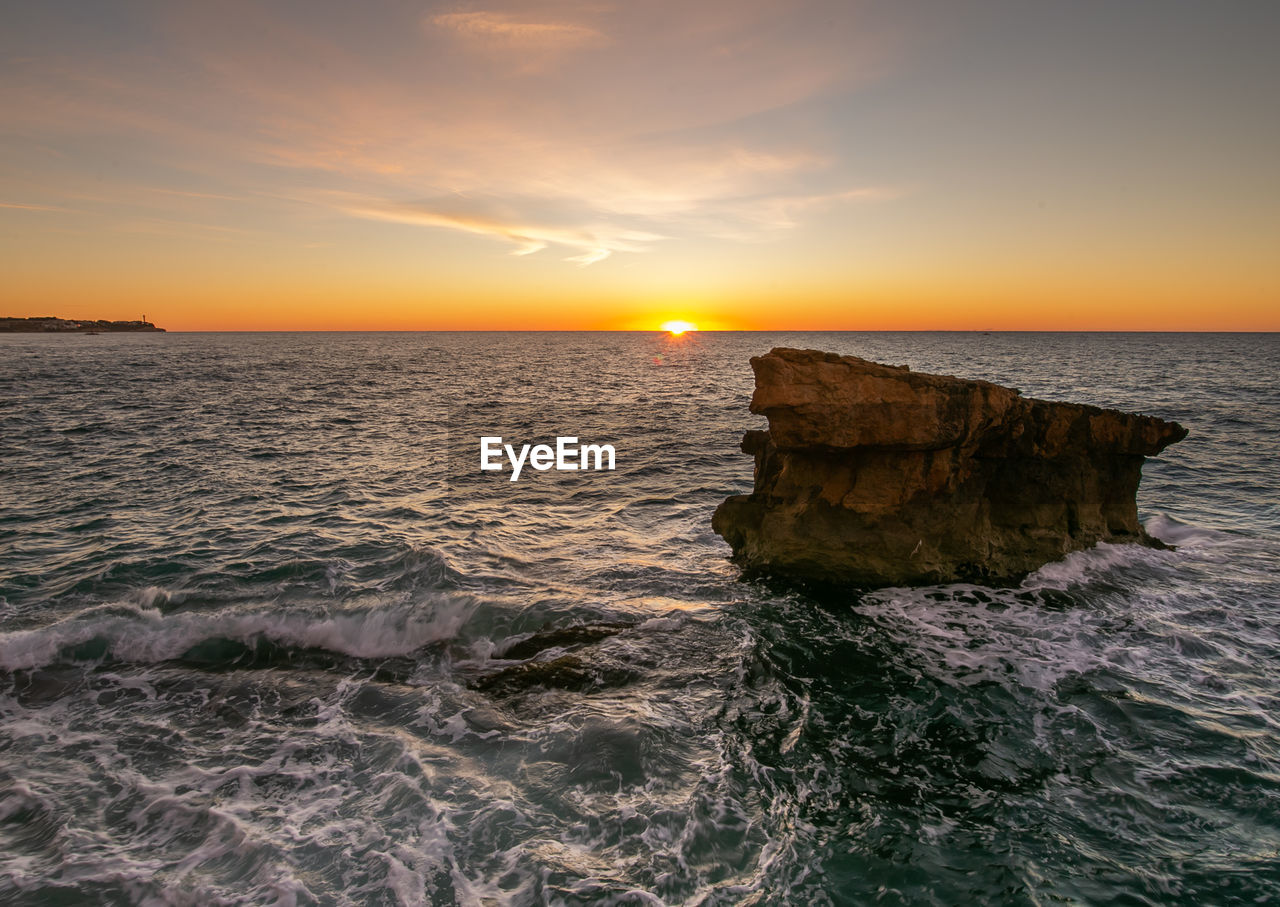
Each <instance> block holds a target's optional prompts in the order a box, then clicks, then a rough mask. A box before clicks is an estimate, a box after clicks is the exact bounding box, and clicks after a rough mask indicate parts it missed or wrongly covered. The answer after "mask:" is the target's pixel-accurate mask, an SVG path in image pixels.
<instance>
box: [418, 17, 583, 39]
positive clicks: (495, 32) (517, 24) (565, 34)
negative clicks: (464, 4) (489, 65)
mask: <svg viewBox="0 0 1280 907" xmlns="http://www.w3.org/2000/svg"><path fill="white" fill-rule="evenodd" d="M430 21H431V22H432V24H434V25H437V26H439V27H440V28H444V29H449V30H451V31H454V32H457V33H458V34H459V35H462V36H463V37H466V38H472V39H480V40H484V41H496V42H499V43H502V44H507V45H517V46H529V47H539V48H543V47H556V48H562V47H579V46H581V45H584V44H594V43H601V42H604V41H605V36H604V35H603V34H601V33H600V32H599V31H597V30H596V29H594V28H590V27H588V26H586V25H578V24H575V23H572V22H533V21H528V20H524V19H519V18H516V17H514V16H511V15H508V14H506V13H499V12H471V13H444V14H442V15H438V16H433V17H431V20H430Z"/></svg>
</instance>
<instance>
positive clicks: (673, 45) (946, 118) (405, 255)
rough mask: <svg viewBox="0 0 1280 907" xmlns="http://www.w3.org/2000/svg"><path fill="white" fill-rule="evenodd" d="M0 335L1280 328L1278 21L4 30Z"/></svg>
mask: <svg viewBox="0 0 1280 907" xmlns="http://www.w3.org/2000/svg"><path fill="white" fill-rule="evenodd" d="M4 19H5V22H4V27H3V29H0V315H11V316H15V315H16V316H21V315H46V314H49V315H58V316H62V317H66V318H111V319H131V318H138V317H141V316H142V315H144V314H145V315H146V317H147V318H148V319H150V320H151V321H153V322H155V323H157V324H159V325H160V326H162V327H166V328H169V329H171V330H436V329H486V330H488V329H549V330H561V329H581V330H595V329H654V328H656V327H657V326H658V325H659V324H661V323H662V322H664V321H668V320H671V319H676V318H679V319H684V320H688V321H691V322H694V323H696V324H697V325H698V326H699V327H701V328H702V329H742V330H881V329H885V330H934V329H945V330H1277V329H1280V254H1277V253H1278V250H1280V94H1278V93H1277V86H1280V54H1277V53H1276V51H1275V48H1276V47H1277V45H1278V44H1280V4H1278V3H1274V2H1271V0H1256V2H1236V0H1221V2H1208V0H1205V2H1190V0H1106V2H1102V0H1076V2H1069V3H1068V2H1061V0H1054V2H1038V0H1017V2H1014V0H1009V2H999V0H990V2H969V0H947V2H916V3H901V2H867V3H861V2H857V0H843V2H831V0H813V2H810V0H797V2H785V3H784V2H760V0H732V2H721V0H704V2H698V3H687V2H681V3H673V2H664V0H630V2H623V0H619V2H608V0H585V2H577V0H531V2H501V0H494V2H485V0H477V2H475V3H467V2H461V3H456V2H448V3H433V2H412V3H411V2H399V0H372V2H361V3H350V2H329V0H306V2H296V3H290V2H279V3H261V2H239V0H225V2H218V3H192V2H182V0H168V2H149V0H119V2H112V3H102V2H88V0H85V2H78V3H76V2H65V0H42V2H40V3H25V4H12V5H10V6H9V7H8V8H7V9H6V12H5V15H4Z"/></svg>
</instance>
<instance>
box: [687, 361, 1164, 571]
mask: <svg viewBox="0 0 1280 907" xmlns="http://www.w3.org/2000/svg"><path fill="white" fill-rule="evenodd" d="M751 366H752V368H753V369H755V375H756V390H755V395H754V396H753V397H752V399H751V411H752V412H753V413H758V414H761V415H763V416H765V417H766V418H768V420H769V430H768V431H749V432H747V434H746V436H745V437H744V438H743V440H742V449H743V451H744V452H746V453H750V454H753V455H754V456H755V460H756V468H755V490H754V491H753V492H752V493H751V494H749V495H739V496H737V497H731V498H729V499H728V500H726V501H725V502H724V503H722V504H721V505H720V506H719V507H718V508H717V509H716V512H715V516H714V517H713V519H712V526H713V528H714V529H715V531H716V532H717V533H719V534H720V535H721V536H723V537H724V539H725V540H726V541H727V542H728V543H729V544H730V546H731V547H732V548H733V553H734V559H735V560H736V561H737V562H738V563H739V564H740V565H741V566H742V567H743V568H744V569H745V570H746V571H747V572H748V573H755V574H772V575H777V576H782V577H790V578H799V579H811V580H818V581H824V582H838V583H851V584H855V585H859V586H866V587H873V586H893V585H917V584H928V583H937V582H951V581H957V580H965V581H973V582H983V583H994V584H1004V583H1010V582H1016V581H1017V580H1018V579H1020V578H1021V577H1023V576H1025V575H1026V574H1027V573H1029V572H1031V571H1032V570H1035V569H1036V568H1038V567H1040V566H1042V565H1044V564H1046V563H1049V562H1050V561H1054V560H1057V559H1059V558H1061V557H1062V556H1063V555H1065V554H1067V553H1069V552H1071V551H1077V550H1080V549H1082V548H1088V547H1090V546H1092V545H1094V544H1096V543H1097V542H1100V541H1109V542H1136V543H1139V544H1147V545H1159V542H1156V541H1155V540H1153V539H1152V538H1151V537H1149V536H1148V535H1147V534H1146V532H1145V531H1144V530H1143V528H1142V525H1141V523H1139V522H1138V510H1137V502H1136V496H1137V491H1138V482H1139V480H1140V479H1141V477H1142V464H1143V461H1144V459H1145V458H1146V457H1148V456H1153V455H1155V454H1158V453H1159V452H1160V451H1161V450H1163V449H1164V448H1165V447H1167V446H1168V445H1169V444H1172V443H1174V442H1176V441H1180V440H1182V439H1183V438H1185V437H1186V435H1187V431H1186V429H1184V428H1183V427H1182V426H1180V425H1178V424H1177V423H1174V422H1166V421H1164V420H1162V419H1157V418H1154V417H1151V416H1141V415H1133V414H1130V413H1123V412H1119V411H1117V410H1111V409H1100V408H1098V407H1094V406H1084V405H1080V404H1075V403H1053V402H1048V401H1045V400H1033V399H1029V398H1025V397H1023V396H1021V395H1020V394H1019V392H1018V391H1017V390H1015V389H1013V388H1008V387H1001V386H1000V385H997V384H991V383H989V382H986V381H966V380H962V379H959V378H951V377H944V376H941V375H928V374H922V373H919V372H912V371H910V370H909V369H907V368H906V367H904V366H889V365H880V364H877V363H875V362H868V361H867V360H865V359H858V358H857V357H854V356H838V355H835V354H833V353H823V352H819V351H817V350H792V349H775V350H773V352H771V353H769V354H768V355H767V356H757V357H755V358H753V359H752V360H751Z"/></svg>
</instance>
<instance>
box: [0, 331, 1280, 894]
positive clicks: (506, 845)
mask: <svg viewBox="0 0 1280 907" xmlns="http://www.w3.org/2000/svg"><path fill="white" fill-rule="evenodd" d="M775 346H789V347H799V348H816V349H822V350H827V351H831V352H836V353H842V354H853V355H857V356H862V357H865V358H868V359H873V360H876V361H880V362H886V363H890V364H905V365H908V366H910V367H911V368H912V369H914V370H918V371H926V372H935V373H941V374H952V375H957V376H961V377H967V378H982V379H987V380H990V381H995V382H999V383H1001V384H1006V385H1012V386H1015V387H1017V388H1019V389H1021V391H1022V392H1023V394H1025V395H1027V396H1033V397H1039V398H1045V399H1051V400H1069V401H1077V402H1083V403H1091V404H1097V405H1100V406H1107V407H1115V408H1119V409H1122V410H1130V411H1140V412H1145V413H1149V414H1152V415H1156V416H1160V417H1163V418H1166V419H1174V420H1177V421H1179V422H1181V423H1182V424H1183V425H1185V426H1186V427H1187V428H1188V429H1189V430H1190V435H1189V437H1188V438H1187V439H1186V440H1185V441H1183V442H1182V443H1180V444H1177V445H1175V446H1173V447H1171V448H1170V449H1168V450H1167V451H1166V452H1165V453H1164V454H1162V455H1161V456H1160V457H1158V458H1154V459H1152V460H1149V461H1148V462H1147V464H1146V466H1145V467H1144V474H1143V481H1142V486H1141V489H1140V491H1139V495H1138V506H1139V512H1140V516H1141V518H1142V519H1143V521H1144V523H1145V525H1146V527H1147V530H1148V532H1149V533H1151V534H1152V535H1153V536H1155V537H1157V538H1159V539H1161V540H1163V541H1164V542H1166V543H1167V544H1168V545H1169V547H1168V548H1165V549H1157V548H1148V547H1139V546H1127V545H1108V544H1101V545H1099V546H1097V547H1096V548H1094V549H1092V550H1089V551H1083V552H1078V553H1076V554H1072V555H1071V556H1069V557H1067V558H1066V559H1065V560H1063V561H1061V562H1058V563H1053V564H1049V565H1047V566H1045V567H1043V568H1042V569H1040V570H1039V571H1037V572H1036V573H1034V574H1032V575H1031V576H1029V577H1027V578H1026V579H1025V580H1024V581H1023V582H1022V583H1021V584H1020V585H1018V586H1016V587H1012V588H985V587H981V586H975V585H967V584H956V585H941V586H933V587H928V588H891V589H880V590H877V591H859V590H856V589H847V590H843V591H842V590H830V589H825V590H821V591H815V590H807V589H805V588H803V587H796V586H785V585H779V584H777V583H772V582H769V581H767V580H766V581H744V580H743V579H742V578H741V576H740V574H739V571H738V570H737V568H736V567H735V566H734V564H733V563H732V562H731V560H730V551H729V548H728V546H727V545H726V544H725V543H724V542H723V541H722V540H721V539H720V538H719V537H717V536H716V535H715V534H714V533H713V532H712V531H711V514H712V512H713V510H714V509H715V507H716V505H717V504H718V503H719V502H720V501H721V500H723V499H724V498H725V497H727V496H729V495H733V494H741V493H744V492H747V491H749V490H750V489H751V485H752V461H751V458H750V457H749V456H747V455H745V454H743V453H742V452H741V451H740V450H739V447H738V445H739V441H740V438H741V435H742V433H743V432H744V431H745V430H748V429H753V428H761V427H764V421H763V419H761V418H760V417H759V416H755V415H752V414H751V413H750V412H749V410H748V403H749V399H750V395H751V390H752V386H753V379H752V372H751V368H750V365H749V361H748V360H749V359H750V357H751V356H753V355H759V354H762V353H765V352H767V351H768V350H769V349H771V348H772V347H775ZM482 437H501V438H503V443H504V444H505V443H511V444H512V445H513V449H515V450H517V451H518V450H519V448H520V447H521V446H522V445H523V444H526V443H533V444H536V443H548V444H554V443H555V439H556V438H558V437H573V438H577V439H578V443H579V444H586V443H601V444H603V443H606V442H607V443H609V444H610V445H611V446H612V447H613V448H614V450H615V451H616V460H615V463H614V464H613V465H614V468H613V469H611V470H610V469H608V468H607V467H605V468H601V469H598V470H597V469H594V468H591V469H585V470H584V469H580V470H577V471H568V470H565V471H561V470H556V469H548V470H538V469H531V468H529V467H527V466H526V468H525V471H524V473H522V474H521V476H520V477H519V479H518V480H517V481H514V482H513V481H512V480H511V470H510V469H506V470H481V469H480V468H479V466H480V446H479V445H480V439H481V438H482ZM1277 450H1280V336H1278V335H1274V334H1159V333H1156V334H1097V333H1081V334H1060V333H1050V334H1017V333H994V332H993V333H990V334H987V333H786V332H779V333H754V332H752V333H712V332H703V333H689V334H685V335H682V336H679V337H675V336H671V335H666V334H659V333H643V332H641V333H225V334H219V333H190V334H186V333H173V334H103V335H99V336H85V335H67V336H43V335H9V336H3V337H0V489H2V491H0V903H3V904H6V905H37V904H60V905H72V904H121V905H124V904H129V905H132V904H143V905H152V904H156V905H159V904H190V905H206V904H278V905H302V904H323V905H331V904H332V905H365V904H386V905H436V904H440V905H452V904H457V905H507V904H511V905H533V904H565V905H579V904H636V905H658V904H679V905H720V904H757V905H772V904H779V905H783V904H796V905H806V907H810V905H836V904H911V905H914V904H927V905H968V904H1013V905H1023V904H1026V905H1041V904H1043V905H1063V904H1108V905H1111V904H1120V905H1149V904H1196V905H1201V904H1261V903H1276V902H1280V468H1278V466H1277V456H1276V455H1277ZM592 465H594V464H592Z"/></svg>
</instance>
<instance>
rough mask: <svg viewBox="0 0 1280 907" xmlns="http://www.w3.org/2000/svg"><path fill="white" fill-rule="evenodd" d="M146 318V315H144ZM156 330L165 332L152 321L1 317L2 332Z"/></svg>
mask: <svg viewBox="0 0 1280 907" xmlns="http://www.w3.org/2000/svg"><path fill="white" fill-rule="evenodd" d="M143 317H144V318H145V317H146V316H143ZM138 331H154V332H157V333H164V328H158V327H156V326H155V325H154V324H152V323H151V322H150V321H103V320H101V319H99V320H91V319H70V318H55V317H53V316H52V315H48V316H40V315H37V316H33V317H31V318H0V334H93V333H107V332H111V333H116V334H118V333H125V332H138Z"/></svg>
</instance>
